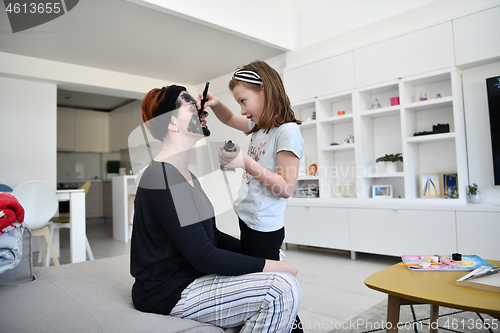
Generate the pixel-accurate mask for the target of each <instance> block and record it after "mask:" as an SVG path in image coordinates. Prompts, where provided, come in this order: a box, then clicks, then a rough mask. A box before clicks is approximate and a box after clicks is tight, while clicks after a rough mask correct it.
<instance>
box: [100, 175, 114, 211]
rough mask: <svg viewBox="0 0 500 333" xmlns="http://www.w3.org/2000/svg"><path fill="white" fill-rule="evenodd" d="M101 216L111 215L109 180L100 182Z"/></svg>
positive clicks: (111, 199)
mask: <svg viewBox="0 0 500 333" xmlns="http://www.w3.org/2000/svg"><path fill="white" fill-rule="evenodd" d="M102 216H103V217H106V218H112V217H113V193H112V189H111V181H103V182H102Z"/></svg>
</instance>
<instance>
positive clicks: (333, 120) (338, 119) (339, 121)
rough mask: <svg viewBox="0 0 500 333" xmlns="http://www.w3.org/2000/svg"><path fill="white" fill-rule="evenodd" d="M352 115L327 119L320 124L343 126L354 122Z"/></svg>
mask: <svg viewBox="0 0 500 333" xmlns="http://www.w3.org/2000/svg"><path fill="white" fill-rule="evenodd" d="M352 118H353V116H352V113H350V114H345V115H343V116H333V117H329V118H326V119H321V120H319V122H320V123H321V124H343V123H350V122H352Z"/></svg>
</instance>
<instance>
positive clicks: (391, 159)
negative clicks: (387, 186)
mask: <svg viewBox="0 0 500 333" xmlns="http://www.w3.org/2000/svg"><path fill="white" fill-rule="evenodd" d="M375 162H376V163H378V162H385V163H384V166H385V170H384V171H385V172H386V173H391V172H397V171H398V163H397V162H403V154H401V153H399V154H385V156H382V157H379V158H377V159H376V160H375Z"/></svg>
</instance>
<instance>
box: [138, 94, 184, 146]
mask: <svg viewBox="0 0 500 333" xmlns="http://www.w3.org/2000/svg"><path fill="white" fill-rule="evenodd" d="M169 87H172V86H165V87H162V88H154V89H151V90H150V91H149V92H148V93H147V94H146V96H145V97H144V100H143V101H142V104H141V109H142V121H143V122H144V123H145V125H146V127H147V128H148V130H149V133H151V135H152V136H153V137H154V138H155V139H157V140H160V141H163V139H164V138H165V136H166V135H167V133H168V125H169V124H170V119H171V118H172V116H177V114H178V111H179V107H180V106H181V103H182V102H180V101H178V100H176V101H175V109H172V110H168V111H173V112H168V111H167V112H161V113H160V114H158V109H159V107H160V104H161V103H162V101H163V100H164V99H165V98H169V97H172V98H177V97H178V95H179V93H178V94H177V96H168V95H169V94H168V93H167V89H168V88H169Z"/></svg>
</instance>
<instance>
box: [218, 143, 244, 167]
mask: <svg viewBox="0 0 500 333" xmlns="http://www.w3.org/2000/svg"><path fill="white" fill-rule="evenodd" d="M235 147H236V151H234V152H229V151H225V150H224V148H223V147H221V148H219V163H220V164H221V165H222V166H225V167H226V168H229V169H236V168H242V169H245V156H248V155H247V154H246V153H245V152H243V151H242V150H241V148H240V146H238V145H235Z"/></svg>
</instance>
